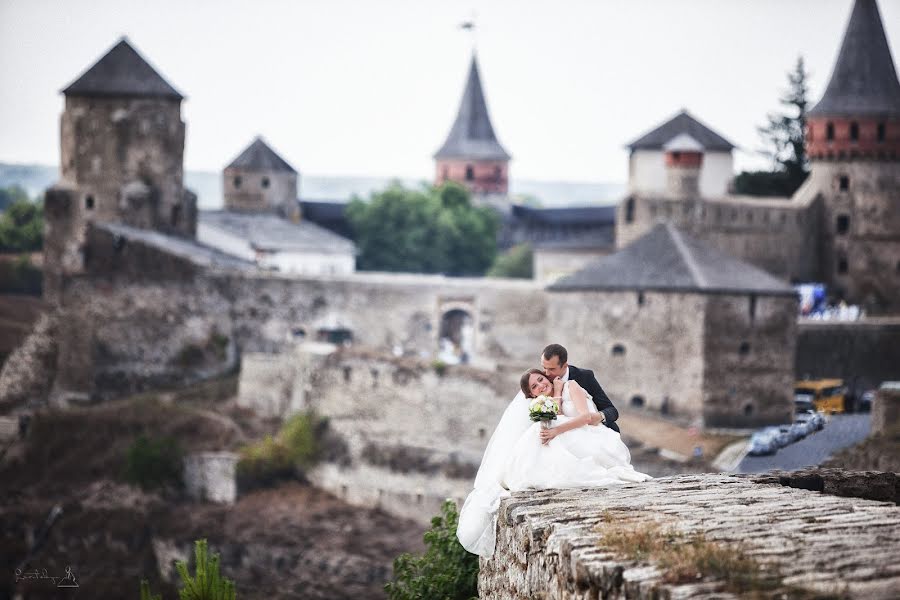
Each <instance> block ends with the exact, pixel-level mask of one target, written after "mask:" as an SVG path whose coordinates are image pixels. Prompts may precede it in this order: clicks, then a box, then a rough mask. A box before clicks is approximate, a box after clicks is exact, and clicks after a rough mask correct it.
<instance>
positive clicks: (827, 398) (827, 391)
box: [794, 379, 847, 415]
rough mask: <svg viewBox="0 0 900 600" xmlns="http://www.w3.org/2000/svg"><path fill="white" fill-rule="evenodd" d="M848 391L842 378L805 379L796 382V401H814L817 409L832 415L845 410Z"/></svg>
mask: <svg viewBox="0 0 900 600" xmlns="http://www.w3.org/2000/svg"><path fill="white" fill-rule="evenodd" d="M846 392H847V388H845V387H844V381H843V380H842V379H805V380H803V381H798V382H797V383H795V384H794V400H795V401H796V402H803V401H808V402H812V403H813V405H814V406H815V407H816V410H817V411H819V412H823V413H828V414H832V415H833V414H835V413H842V412H844V395H845V394H846Z"/></svg>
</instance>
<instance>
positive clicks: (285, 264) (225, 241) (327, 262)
mask: <svg viewBox="0 0 900 600" xmlns="http://www.w3.org/2000/svg"><path fill="white" fill-rule="evenodd" d="M197 238H198V239H199V240H200V241H201V242H203V243H204V244H206V245H207V246H211V247H213V248H217V249H219V250H221V251H223V252H225V253H227V254H229V255H231V256H235V257H237V258H241V259H244V260H247V261H250V262H252V263H255V264H256V265H257V266H258V267H260V268H262V269H266V270H272V271H278V272H281V273H291V274H295V275H312V276H318V275H347V274H350V273H353V272H354V271H355V269H356V246H355V245H354V244H353V242H351V241H350V240H348V239H346V238H343V237H341V236H339V235H337V234H335V233H333V232H331V231H328V230H327V229H324V228H322V227H319V226H318V225H315V224H314V223H310V222H307V221H299V222H292V221H289V220H287V219H284V218H282V217H280V216H278V215H275V214H272V213H264V212H246V211H228V210H204V211H201V212H200V220H199V223H198V224H197Z"/></svg>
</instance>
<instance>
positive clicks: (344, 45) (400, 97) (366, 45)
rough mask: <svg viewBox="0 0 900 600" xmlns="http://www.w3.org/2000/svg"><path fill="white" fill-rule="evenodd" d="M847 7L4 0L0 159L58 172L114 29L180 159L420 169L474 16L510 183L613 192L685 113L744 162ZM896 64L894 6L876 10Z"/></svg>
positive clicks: (450, 95)
mask: <svg viewBox="0 0 900 600" xmlns="http://www.w3.org/2000/svg"><path fill="white" fill-rule="evenodd" d="M851 6H852V0H753V1H749V0H615V1H614V0H594V1H587V0H585V1H573V0H548V1H543V0H508V1H507V0H491V1H487V0H485V1H481V2H478V1H474V0H461V1H457V2H450V1H440V2H439V1H432V0H405V1H404V0H378V1H375V0H322V1H298V0H253V1H238V0H153V1H132V0H0V161H2V162H19V163H26V162H27V163H32V162H35V163H43V164H57V162H58V160H59V114H60V112H61V110H62V105H63V103H62V96H61V95H60V94H59V90H60V89H62V88H63V87H65V86H66V85H68V84H69V83H71V82H72V80H74V79H75V78H76V77H77V76H78V75H79V74H80V73H82V72H83V71H84V70H85V69H86V68H87V67H89V66H90V65H91V64H93V63H94V61H96V60H97V59H98V58H99V57H100V56H102V55H103V54H104V53H105V52H106V51H107V50H108V49H109V48H110V47H111V46H112V45H113V44H114V43H115V42H116V41H117V39H118V38H119V37H120V36H122V35H127V36H128V37H129V39H130V40H131V42H132V43H133V44H134V45H135V47H136V48H137V49H138V51H139V52H141V53H142V54H143V55H144V56H145V57H146V58H147V59H149V61H150V63H151V64H152V65H154V66H155V67H156V68H157V69H158V70H159V71H160V73H161V74H162V75H163V76H164V77H165V78H166V79H167V80H168V81H169V82H170V83H171V84H172V85H174V86H175V87H176V88H177V89H178V90H179V91H180V92H182V93H183V94H184V95H185V96H187V100H186V101H185V103H184V105H183V106H184V108H183V115H184V118H185V120H186V122H187V141H186V153H185V163H186V167H187V168H188V169H202V170H214V171H217V170H220V169H221V168H222V167H223V166H224V165H225V164H227V163H228V162H229V161H230V160H231V159H232V158H234V157H235V156H236V155H237V154H238V153H239V152H240V150H241V149H243V147H245V146H246V145H247V144H248V143H249V142H250V141H251V139H252V138H253V136H255V135H257V134H262V135H263V136H264V137H265V138H266V139H268V140H269V141H270V143H271V144H272V145H273V146H274V147H275V149H276V150H278V151H279V152H280V153H281V154H282V155H283V156H284V157H285V158H286V159H287V160H288V161H289V162H291V163H292V164H293V165H294V166H295V167H296V168H297V169H298V170H300V171H301V173H306V174H315V175H376V176H402V177H418V178H429V177H431V176H432V173H433V162H432V158H431V156H432V154H433V153H434V152H435V151H436V150H437V148H438V147H439V146H440V145H441V143H442V142H443V140H444V138H445V136H446V135H447V132H448V131H449V129H450V125H451V124H452V121H453V118H454V116H455V114H456V109H457V106H458V103H459V99H460V96H461V94H462V89H463V84H464V80H465V76H466V71H467V68H468V64H469V59H470V54H471V48H472V36H470V35H469V34H468V33H467V32H465V31H463V30H460V29H459V28H458V24H459V23H460V22H462V21H465V20H468V19H471V18H472V17H473V16H474V19H475V21H476V23H477V33H476V40H475V43H476V45H477V52H478V59H479V63H480V66H481V73H482V81H483V83H484V87H485V93H486V95H487V100H488V107H489V109H490V113H491V117H492V120H493V123H494V128H495V131H496V132H497V134H498V137H499V139H500V141H501V143H503V144H504V146H505V147H506V148H507V150H508V151H509V152H510V153H511V154H512V155H513V162H512V166H511V175H512V177H521V178H527V179H543V180H559V181H595V182H600V181H624V180H625V179H626V177H627V154H626V152H625V150H624V149H623V145H624V144H626V143H627V142H629V141H630V140H632V139H634V138H636V137H638V136H639V135H640V134H641V133H643V132H645V131H647V130H649V129H651V128H653V127H654V126H656V125H658V124H659V123H660V122H662V121H664V120H665V119H667V118H669V117H670V116H672V115H673V114H674V113H676V112H677V111H678V110H679V109H680V108H681V107H686V108H687V109H688V110H690V111H691V112H692V113H693V114H694V115H695V116H697V117H699V118H700V119H701V120H702V121H704V122H706V123H707V124H708V125H710V126H711V127H713V128H714V129H715V130H717V131H718V132H719V133H721V134H722V135H724V136H725V137H726V138H728V139H730V140H731V141H732V142H734V143H735V144H737V145H738V146H740V147H742V148H743V149H744V150H746V151H747V152H746V153H745V152H739V153H738V154H737V155H736V158H737V163H738V167H742V166H757V165H759V164H760V159H759V158H754V156H753V151H754V150H755V149H757V148H758V147H759V137H758V135H757V133H756V126H757V125H758V124H761V123H762V122H763V120H764V118H765V114H766V112H767V111H771V110H773V109H776V108H777V98H778V95H779V93H780V91H781V90H783V89H784V87H785V84H786V76H785V74H786V72H787V71H788V70H789V69H790V68H791V67H792V65H793V63H794V61H795V60H796V58H797V56H798V55H801V54H802V55H803V56H804V58H805V59H806V61H807V65H808V67H809V70H810V71H811V73H812V81H811V90H812V97H813V98H814V99H818V97H819V96H820V94H821V92H822V90H823V89H824V86H825V85H826V84H827V79H828V76H829V75H830V73H831V68H832V65H833V62H834V59H835V57H836V55H837V51H838V48H839V45H840V40H841V36H842V34H843V31H844V27H845V25H846V20H847V18H848V16H849V13H850V9H851ZM879 6H880V9H881V15H882V20H883V21H884V23H885V26H886V29H887V35H888V40H889V42H890V44H891V48H892V51H893V54H894V57H895V61H896V58H897V56H898V48H900V46H898V44H900V0H881V1H880V2H879Z"/></svg>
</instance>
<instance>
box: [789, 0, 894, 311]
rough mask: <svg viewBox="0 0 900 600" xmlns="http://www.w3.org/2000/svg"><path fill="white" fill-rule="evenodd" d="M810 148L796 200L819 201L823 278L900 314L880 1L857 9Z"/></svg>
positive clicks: (810, 133)
mask: <svg viewBox="0 0 900 600" xmlns="http://www.w3.org/2000/svg"><path fill="white" fill-rule="evenodd" d="M806 144H807V153H808V155H809V158H810V160H811V173H810V177H809V179H808V180H807V182H806V183H805V184H804V185H803V187H801V188H800V190H798V192H797V194H796V195H795V198H794V199H795V201H801V202H812V201H814V199H815V198H821V201H822V211H823V218H822V237H821V242H820V243H821V262H820V274H821V279H822V280H824V281H825V282H826V283H828V284H829V286H830V288H831V290H832V291H833V292H834V293H835V295H838V296H843V297H844V298H845V299H847V300H848V301H850V302H851V303H861V304H863V306H864V307H866V308H867V309H869V311H870V312H879V313H884V312H891V313H896V312H900V201H898V198H900V82H898V80H897V72H896V70H895V67H894V61H893V58H892V57H891V51H890V47H889V46H888V43H887V38H886V36H885V32H884V27H883V25H882V22H881V16H880V15H879V11H878V5H877V4H876V2H875V0H856V2H855V3H854V5H853V10H852V12H851V14H850V20H849V22H848V24H847V29H846V32H845V33H844V39H843V42H842V44H841V49H840V52H839V53H838V57H837V62H836V63H835V66H834V71H833V72H832V74H831V79H830V81H829V82H828V86H827V88H826V89H825V93H824V95H823V96H822V99H821V100H820V101H819V102H818V104H816V106H815V107H814V108H813V109H812V110H810V111H809V114H808V116H807V132H806Z"/></svg>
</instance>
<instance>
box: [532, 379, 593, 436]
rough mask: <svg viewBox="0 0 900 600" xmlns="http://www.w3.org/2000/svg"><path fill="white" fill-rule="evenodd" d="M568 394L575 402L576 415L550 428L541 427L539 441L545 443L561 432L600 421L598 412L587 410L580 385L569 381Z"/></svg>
mask: <svg viewBox="0 0 900 600" xmlns="http://www.w3.org/2000/svg"><path fill="white" fill-rule="evenodd" d="M569 395H570V396H571V397H572V402H573V403H574V404H575V410H577V411H578V416H577V417H574V418H572V419H569V420H568V421H566V422H565V423H563V424H562V425H558V426H556V427H551V428H550V429H541V433H540V436H541V442H543V443H545V444H546V443H547V442H549V441H550V440H552V439H553V438H555V437H556V436H558V435H559V434H561V433H565V432H566V431H569V430H572V429H575V428H576V427H582V426H584V425H596V424H597V423H599V422H600V419H601V418H602V416H601V415H600V414H598V413H591V412H589V411H588V407H587V396H586V395H585V393H584V390H583V389H581V386H580V385H578V384H577V383H576V382H574V381H570V382H569Z"/></svg>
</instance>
